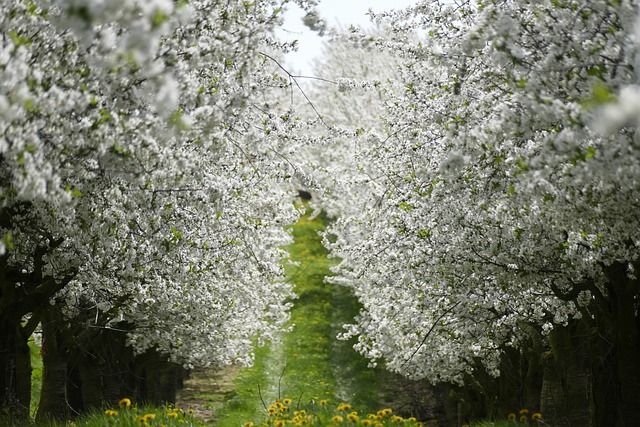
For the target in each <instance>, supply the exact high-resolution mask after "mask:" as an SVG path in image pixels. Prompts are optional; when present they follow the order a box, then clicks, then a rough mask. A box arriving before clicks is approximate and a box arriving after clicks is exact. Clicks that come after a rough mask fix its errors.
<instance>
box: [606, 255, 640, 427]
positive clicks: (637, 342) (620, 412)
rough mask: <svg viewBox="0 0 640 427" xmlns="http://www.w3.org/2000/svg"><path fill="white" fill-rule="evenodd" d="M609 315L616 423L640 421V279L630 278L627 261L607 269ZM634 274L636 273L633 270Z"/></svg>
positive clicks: (622, 426) (627, 426) (627, 425)
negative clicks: (615, 395)
mask: <svg viewBox="0 0 640 427" xmlns="http://www.w3.org/2000/svg"><path fill="white" fill-rule="evenodd" d="M607 273H608V276H609V279H610V286H609V298H610V300H611V309H612V319H613V321H614V323H615V333H614V336H613V337H612V338H613V339H612V341H613V343H614V349H613V350H614V352H613V355H614V368H615V372H616V383H617V389H618V394H617V405H616V406H617V408H616V411H615V418H616V423H615V425H616V426H620V427H630V426H639V425H640V411H639V410H638V408H640V331H639V327H638V323H639V319H638V314H637V313H638V309H639V308H640V301H639V299H640V282H639V281H638V280H637V279H629V277H628V275H627V271H626V265H625V264H622V263H616V264H613V265H612V266H611V267H610V268H609V269H608V270H607ZM636 274H637V273H636Z"/></svg>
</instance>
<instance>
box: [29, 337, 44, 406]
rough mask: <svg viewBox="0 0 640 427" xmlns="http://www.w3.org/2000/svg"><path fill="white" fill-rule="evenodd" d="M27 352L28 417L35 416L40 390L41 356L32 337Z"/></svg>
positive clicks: (38, 347)
mask: <svg viewBox="0 0 640 427" xmlns="http://www.w3.org/2000/svg"><path fill="white" fill-rule="evenodd" d="M29 350H30V352H31V369H32V371H31V408H30V411H29V413H30V415H31V417H32V418H34V417H35V416H36V412H37V411H38V402H40V389H41V388H42V355H41V354H40V346H38V345H37V344H36V343H35V340H34V339H33V336H31V338H29Z"/></svg>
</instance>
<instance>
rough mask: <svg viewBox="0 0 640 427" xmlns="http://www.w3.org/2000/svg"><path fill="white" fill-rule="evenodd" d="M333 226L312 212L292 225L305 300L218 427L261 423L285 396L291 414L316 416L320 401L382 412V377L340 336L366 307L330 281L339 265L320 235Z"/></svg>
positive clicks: (292, 272) (297, 280) (293, 277)
mask: <svg viewBox="0 0 640 427" xmlns="http://www.w3.org/2000/svg"><path fill="white" fill-rule="evenodd" d="M328 221H329V220H328V219H327V218H326V216H324V215H319V216H317V217H313V216H311V215H310V212H307V214H306V215H305V216H303V217H302V218H301V219H300V220H299V221H298V222H297V223H296V224H295V225H293V226H292V228H291V231H292V234H293V237H294V243H292V244H291V245H289V246H288V247H286V250H287V251H288V252H289V254H290V259H289V260H290V261H291V262H289V263H286V265H285V270H286V273H287V276H288V278H289V280H290V281H291V283H293V284H294V285H295V292H296V294H297V296H298V297H297V298H296V299H295V300H294V301H293V303H294V306H293V309H292V310H291V321H290V325H291V326H292V330H291V331H290V332H287V333H285V334H284V335H283V336H282V337H281V341H280V342H279V343H269V344H267V345H266V346H264V347H262V348H258V349H257V350H256V358H255V365H254V366H253V367H252V368H247V369H244V370H243V371H242V372H240V374H239V375H238V376H237V377H236V381H235V385H236V388H235V396H234V397H233V398H232V399H231V400H230V401H229V402H227V404H226V405H225V406H224V407H223V408H222V410H221V412H220V414H219V417H216V418H218V419H219V421H218V422H217V423H216V425H218V426H220V427H231V426H233V427H237V426H238V425H239V424H238V422H254V423H258V422H260V421H261V420H263V419H264V417H265V415H266V414H267V413H268V409H269V405H270V404H271V403H273V402H275V401H278V400H282V399H284V398H285V397H286V398H287V399H290V400H291V404H290V406H291V410H292V411H301V410H306V411H312V410H313V409H314V408H316V407H318V405H319V404H320V403H319V402H321V401H322V402H323V403H325V404H329V405H338V404H339V403H340V402H350V403H351V404H352V405H353V406H354V408H357V409H358V410H361V411H363V412H366V411H375V409H377V407H378V404H379V400H378V395H379V392H378V386H379V380H378V378H379V372H378V371H377V370H374V369H370V368H368V367H367V361H366V360H365V359H364V358H363V357H361V356H360V355H358V354H357V353H356V352H355V351H354V350H353V348H352V346H353V342H345V341H339V340H337V339H336V336H337V335H338V333H340V332H341V331H342V325H343V324H344V323H348V322H350V321H351V320H352V319H353V316H354V315H355V314H357V312H358V310H359V307H358V304H357V302H356V299H355V297H354V296H353V295H352V294H351V293H350V291H349V290H348V289H346V288H343V287H340V286H337V285H332V284H328V283H326V282H325V277H326V276H328V275H330V274H331V271H330V270H329V268H330V267H331V266H332V265H334V263H335V262H336V260H332V259H329V258H327V254H328V253H327V250H326V248H325V247H324V246H323V245H322V237H321V236H320V235H319V233H321V232H323V231H325V229H326V226H327V224H328Z"/></svg>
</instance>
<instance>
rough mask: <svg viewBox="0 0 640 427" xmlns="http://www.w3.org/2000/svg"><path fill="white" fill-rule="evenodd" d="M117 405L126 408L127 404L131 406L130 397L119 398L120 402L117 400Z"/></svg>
mask: <svg viewBox="0 0 640 427" xmlns="http://www.w3.org/2000/svg"><path fill="white" fill-rule="evenodd" d="M118 405H119V406H120V407H121V408H128V407H129V406H131V399H128V398H126V397H125V398H124V399H120V402H118Z"/></svg>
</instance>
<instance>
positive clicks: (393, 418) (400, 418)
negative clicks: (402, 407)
mask: <svg viewBox="0 0 640 427" xmlns="http://www.w3.org/2000/svg"><path fill="white" fill-rule="evenodd" d="M400 421H402V417H399V416H397V415H394V416H393V417H391V422H392V423H399V422H400Z"/></svg>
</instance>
